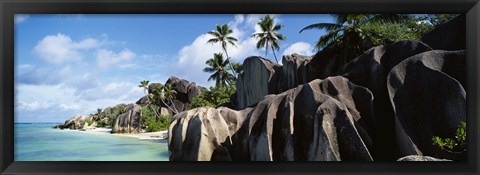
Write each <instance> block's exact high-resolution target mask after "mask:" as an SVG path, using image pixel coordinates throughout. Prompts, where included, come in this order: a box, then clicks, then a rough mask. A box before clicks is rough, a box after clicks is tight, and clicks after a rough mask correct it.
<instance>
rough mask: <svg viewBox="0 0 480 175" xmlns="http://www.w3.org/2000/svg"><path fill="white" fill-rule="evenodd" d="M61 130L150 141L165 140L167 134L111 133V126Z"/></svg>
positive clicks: (166, 131) (161, 132)
mask: <svg viewBox="0 0 480 175" xmlns="http://www.w3.org/2000/svg"><path fill="white" fill-rule="evenodd" d="M61 130H62V129H61ZM63 130H66V131H78V132H84V133H89V134H102V135H112V136H121V137H130V138H137V139H139V140H152V141H166V140H167V134H168V130H164V131H157V132H143V133H137V134H127V133H118V134H117V133H115V134H112V133H110V132H111V131H112V129H111V128H94V129H87V130H72V129H63Z"/></svg>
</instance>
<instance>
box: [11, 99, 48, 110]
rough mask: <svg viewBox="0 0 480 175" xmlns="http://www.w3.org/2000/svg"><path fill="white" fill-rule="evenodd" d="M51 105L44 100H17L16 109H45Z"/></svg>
mask: <svg viewBox="0 0 480 175" xmlns="http://www.w3.org/2000/svg"><path fill="white" fill-rule="evenodd" d="M49 107H51V104H47V103H44V102H39V101H34V102H19V103H18V104H17V109H19V110H26V111H35V110H39V109H47V108H49Z"/></svg>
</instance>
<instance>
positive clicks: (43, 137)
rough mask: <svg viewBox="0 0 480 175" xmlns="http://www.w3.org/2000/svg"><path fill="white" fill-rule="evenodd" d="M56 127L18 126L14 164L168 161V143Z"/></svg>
mask: <svg viewBox="0 0 480 175" xmlns="http://www.w3.org/2000/svg"><path fill="white" fill-rule="evenodd" d="M55 125H56V124H18V123H17V124H15V131H14V139H15V145H14V150H15V161H168V147H167V143H166V141H165V140H157V141H152V140H140V139H137V138H130V137H124V136H116V135H108V134H95V133H85V132H82V131H70V130H60V129H52V127H53V126H55Z"/></svg>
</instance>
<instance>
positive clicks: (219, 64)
mask: <svg viewBox="0 0 480 175" xmlns="http://www.w3.org/2000/svg"><path fill="white" fill-rule="evenodd" d="M228 63H229V61H228V60H224V59H223V55H222V53H214V54H213V58H210V59H209V60H207V61H206V62H205V64H207V65H208V67H205V68H204V69H203V71H204V72H208V73H213V74H212V75H210V77H209V78H208V81H211V80H215V82H216V83H215V84H217V85H218V84H220V83H222V84H226V83H228V84H230V83H231V80H232V79H234V77H233V76H232V74H230V73H228V72H227V70H228V68H227V64H228ZM233 68H235V67H233Z"/></svg>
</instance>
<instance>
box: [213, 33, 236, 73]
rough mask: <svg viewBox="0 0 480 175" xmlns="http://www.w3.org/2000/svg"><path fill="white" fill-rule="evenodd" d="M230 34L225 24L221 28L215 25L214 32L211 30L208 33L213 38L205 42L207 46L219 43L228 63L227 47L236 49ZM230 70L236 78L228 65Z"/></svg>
mask: <svg viewBox="0 0 480 175" xmlns="http://www.w3.org/2000/svg"><path fill="white" fill-rule="evenodd" d="M232 33H233V31H232V30H231V29H230V28H229V27H228V25H227V24H224V25H223V26H220V24H217V30H216V31H215V30H212V31H209V32H208V34H210V35H212V36H213V38H211V39H209V40H208V41H207V44H208V43H212V44H214V43H220V44H221V45H222V50H223V52H224V53H225V56H227V60H228V62H229V63H230V57H229V56H228V53H227V45H228V44H231V45H232V46H235V47H237V44H236V42H237V39H236V38H235V37H233V36H230V34H232ZM230 68H231V70H232V73H233V75H234V76H235V77H237V74H235V71H233V70H234V69H233V66H232V64H230Z"/></svg>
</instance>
